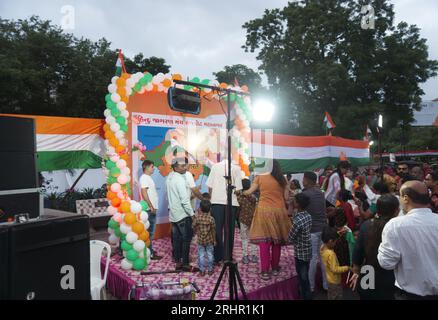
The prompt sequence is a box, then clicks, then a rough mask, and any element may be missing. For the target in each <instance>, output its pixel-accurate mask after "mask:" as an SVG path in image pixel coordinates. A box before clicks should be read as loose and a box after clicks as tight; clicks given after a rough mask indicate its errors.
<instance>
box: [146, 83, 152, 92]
mask: <svg viewBox="0 0 438 320" xmlns="http://www.w3.org/2000/svg"><path fill="white" fill-rule="evenodd" d="M153 88H154V85H153V84H152V83H151V82H149V83H148V84H147V86H145V89H146V90H147V91H151V90H152V89H153Z"/></svg>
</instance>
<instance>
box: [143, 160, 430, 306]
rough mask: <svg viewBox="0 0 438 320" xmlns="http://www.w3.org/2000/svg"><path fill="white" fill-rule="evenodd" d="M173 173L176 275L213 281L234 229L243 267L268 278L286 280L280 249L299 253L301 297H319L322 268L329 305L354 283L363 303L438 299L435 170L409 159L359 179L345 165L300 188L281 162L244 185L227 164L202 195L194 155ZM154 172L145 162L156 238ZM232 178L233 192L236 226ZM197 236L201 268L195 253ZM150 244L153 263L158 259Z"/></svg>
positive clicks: (306, 179) (310, 176) (215, 169)
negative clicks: (254, 266) (191, 168)
mask: <svg viewBox="0 0 438 320" xmlns="http://www.w3.org/2000/svg"><path fill="white" fill-rule="evenodd" d="M172 169H173V172H172V173H170V174H169V176H168V177H167V181H166V188H167V197H168V202H169V220H170V222H171V225H172V231H171V235H172V249H173V252H172V256H173V258H174V261H175V263H176V269H177V270H181V271H199V273H200V275H202V276H205V275H206V274H208V275H212V274H213V270H214V267H215V266H220V265H221V264H223V262H224V260H227V259H229V257H230V256H231V252H232V246H230V243H231V244H233V243H234V232H233V230H234V228H235V225H236V226H237V227H238V228H239V229H240V232H239V234H240V238H241V241H242V251H243V256H242V258H241V261H240V262H241V263H244V264H248V263H259V265H260V278H261V279H263V280H269V279H271V278H272V277H276V276H277V275H278V274H279V271H280V260H281V249H282V246H288V247H287V248H286V250H289V247H290V248H291V250H293V252H294V257H295V269H296V273H297V276H298V282H299V292H300V296H301V298H302V299H306V300H308V299H312V298H313V297H314V293H315V292H316V291H317V289H318V288H317V284H316V282H317V281H316V275H317V273H318V268H319V269H320V271H321V272H320V274H321V275H322V277H321V278H322V281H321V282H322V288H321V289H322V290H324V291H326V292H327V298H328V299H342V297H343V290H344V289H346V288H348V287H349V288H351V289H353V290H355V291H357V292H358V294H359V296H360V298H361V299H438V269H437V268H436V267H435V265H436V263H438V245H437V243H438V214H437V213H438V170H437V168H431V167H427V168H422V167H419V166H413V167H411V168H409V165H408V164H407V163H403V162H401V163H398V166H397V170H396V172H394V170H391V169H389V168H385V170H375V169H373V168H368V169H367V170H366V171H365V172H363V173H359V172H358V171H357V170H353V169H352V168H351V165H350V163H349V162H348V161H340V162H339V163H338V165H337V167H336V168H333V167H330V166H329V167H327V168H326V170H325V172H324V173H323V174H321V175H320V176H319V177H318V175H317V174H316V173H315V172H305V173H304V176H303V179H302V186H301V184H300V182H299V181H298V180H296V179H289V177H288V176H285V175H283V173H282V172H281V168H280V165H279V164H278V162H277V161H275V160H273V162H272V170H271V171H270V172H266V173H264V174H259V175H256V176H255V177H252V178H251V179H242V177H241V174H240V168H239V167H238V166H237V165H236V164H234V163H232V164H231V173H230V174H228V163H227V161H226V160H224V161H221V162H219V163H216V164H214V165H213V166H212V168H211V171H210V174H209V177H208V179H207V182H206V184H207V186H208V191H209V192H208V193H204V194H201V193H200V191H199V189H198V188H196V186H195V183H194V179H193V176H192V174H191V173H190V172H188V161H187V159H175V160H174V161H173V162H172ZM153 171H154V164H153V163H152V162H150V161H148V160H146V161H144V163H143V172H144V174H143V175H142V177H141V178H140V185H141V195H142V198H143V199H144V200H145V201H146V202H147V203H148V206H149V211H148V214H149V222H150V227H149V232H150V239H152V238H153V234H154V230H155V216H156V212H157V209H158V199H157V197H158V194H157V192H156V188H155V185H154V183H153V180H152V178H151V175H152V173H153ZM227 179H230V180H231V181H230V182H231V185H232V186H233V191H232V208H231V210H230V211H231V216H230V217H228V218H229V220H228V222H229V224H230V225H229V226H228V227H226V225H225V221H226V218H227V217H226V213H227V212H228V211H227V182H228V181H227ZM196 198H198V199H199V200H200V202H199V207H198V208H197V209H196V208H195V206H194V205H193V199H196ZM194 238H195V240H196V242H197V248H198V261H197V262H198V263H197V265H198V266H197V268H196V267H193V266H191V265H190V257H189V252H190V245H191V243H192V240H193V239H194ZM152 242H153V241H151V245H150V250H151V252H152V255H151V258H152V259H160V258H161V257H160V256H159V255H158V253H157V252H155V251H154V250H153V246H152ZM230 251H231V252H230Z"/></svg>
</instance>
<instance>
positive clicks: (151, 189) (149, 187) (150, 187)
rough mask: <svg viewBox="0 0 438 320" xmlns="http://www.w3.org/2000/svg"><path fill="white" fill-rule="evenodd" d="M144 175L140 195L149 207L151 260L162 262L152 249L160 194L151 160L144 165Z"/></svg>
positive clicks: (144, 162) (141, 178) (141, 180)
mask: <svg viewBox="0 0 438 320" xmlns="http://www.w3.org/2000/svg"><path fill="white" fill-rule="evenodd" d="M142 169H143V174H142V175H141V177H140V188H141V190H140V194H141V197H142V199H143V200H144V201H146V203H147V204H148V206H149V210H148V211H147V213H148V221H149V229H148V232H149V239H150V241H151V245H150V246H149V250H150V251H151V259H152V260H160V259H161V258H162V257H160V256H159V255H157V253H156V252H155V251H154V250H153V249H152V239H153V238H154V234H155V225H156V222H157V211H158V193H157V188H156V187H155V182H154V180H153V179H152V174H153V173H154V170H155V167H154V163H153V162H152V161H150V160H145V161H143V163H142Z"/></svg>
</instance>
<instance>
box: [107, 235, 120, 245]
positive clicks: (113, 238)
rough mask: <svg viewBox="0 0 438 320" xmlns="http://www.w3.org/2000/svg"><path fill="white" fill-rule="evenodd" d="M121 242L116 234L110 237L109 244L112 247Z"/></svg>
mask: <svg viewBox="0 0 438 320" xmlns="http://www.w3.org/2000/svg"><path fill="white" fill-rule="evenodd" d="M119 241H120V240H119V238H118V237H117V236H116V235H115V234H112V235H110V236H109V238H108V242H109V243H110V244H112V245H116V244H118V243H119Z"/></svg>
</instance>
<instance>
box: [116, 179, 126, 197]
mask: <svg viewBox="0 0 438 320" xmlns="http://www.w3.org/2000/svg"><path fill="white" fill-rule="evenodd" d="M119 177H120V176H119ZM124 196H125V195H124V194H123V191H121V190H120V191H119V192H117V197H118V198H120V199H123V198H124Z"/></svg>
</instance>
